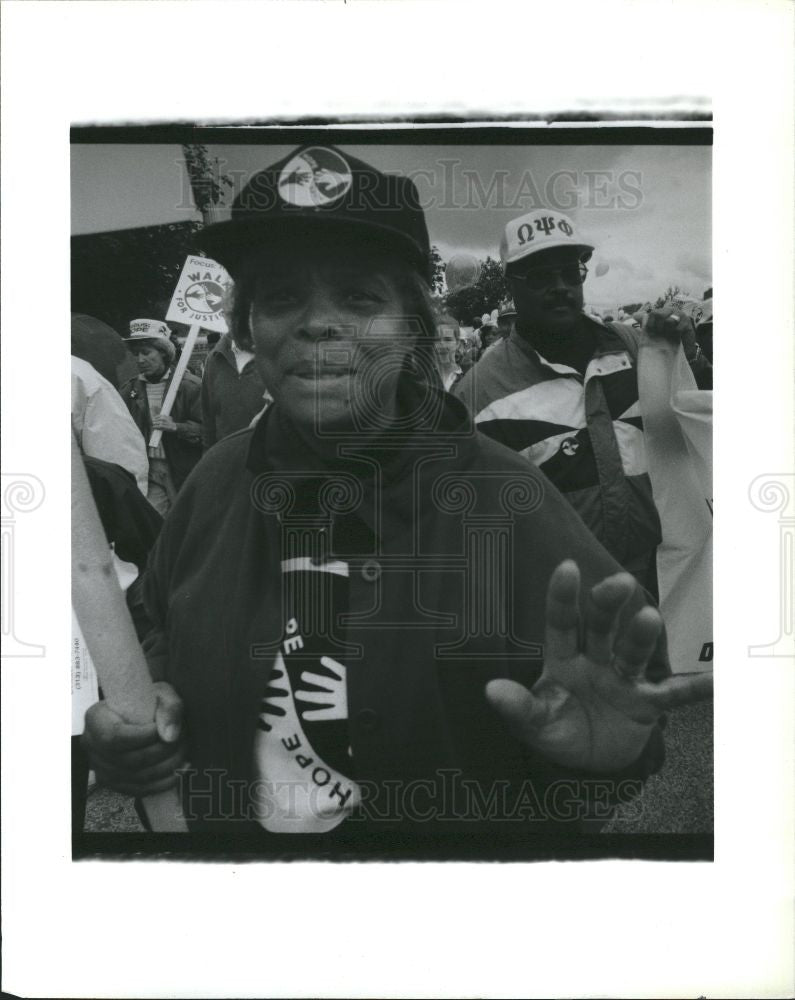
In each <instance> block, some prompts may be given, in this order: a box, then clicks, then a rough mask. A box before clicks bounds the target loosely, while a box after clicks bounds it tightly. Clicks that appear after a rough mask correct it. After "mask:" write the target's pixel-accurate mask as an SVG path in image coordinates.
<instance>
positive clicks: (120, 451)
mask: <svg viewBox="0 0 795 1000" xmlns="http://www.w3.org/2000/svg"><path fill="white" fill-rule="evenodd" d="M72 427H73V428H74V431H75V434H76V435H77V442H78V444H79V445H80V450H81V451H82V452H83V454H84V455H88V456H89V457H90V458H99V459H102V460H103V461H105V462H113V463H115V464H116V465H120V466H121V467H122V468H123V469H126V470H127V471H128V472H131V473H132V474H133V475H134V476H135V481H136V483H137V484H138V489H139V490H140V491H141V493H143V495H144V496H146V491H147V488H148V484H149V460H148V459H147V457H146V442H145V441H144V439H143V437H142V435H141V432H140V431H139V430H138V427H137V426H136V423H135V421H134V420H133V418H132V417H131V416H130V412H129V410H128V409H127V407H126V406H125V405H124V400H123V399H122V398H121V396H120V395H119V394H118V392H117V391H116V390H115V389H114V388H113V386H112V385H111V384H110V382H108V380H107V379H106V378H103V377H102V375H100V374H99V372H98V371H97V370H96V369H95V368H94V367H92V366H91V365H90V364H89V363H88V362H87V361H83V360H82V359H81V358H75V357H72Z"/></svg>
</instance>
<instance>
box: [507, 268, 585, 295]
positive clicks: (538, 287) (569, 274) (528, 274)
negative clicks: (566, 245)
mask: <svg viewBox="0 0 795 1000" xmlns="http://www.w3.org/2000/svg"><path fill="white" fill-rule="evenodd" d="M587 274H588V268H587V267H586V266H585V264H569V265H568V266H567V267H532V268H528V269H527V270H526V271H524V272H523V273H522V274H514V273H513V272H511V274H510V277H511V278H516V280H517V281H521V282H523V283H524V284H525V285H527V287H528V288H532V289H533V291H536V292H540V291H543V290H544V289H545V288H553V287H554V286H555V284H556V283H557V279H558V277H560V278H561V279H562V280H563V284H564V285H568V287H569V288H577V287H578V286H579V285H581V284H582V283H583V282H584V281H585V276H586V275H587Z"/></svg>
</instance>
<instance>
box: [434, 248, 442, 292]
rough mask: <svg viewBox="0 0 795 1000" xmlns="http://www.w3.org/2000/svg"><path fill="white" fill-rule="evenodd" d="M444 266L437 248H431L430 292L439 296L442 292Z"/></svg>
mask: <svg viewBox="0 0 795 1000" xmlns="http://www.w3.org/2000/svg"><path fill="white" fill-rule="evenodd" d="M444 268H445V264H444V261H443V260H442V255H441V254H440V253H439V248H438V247H437V246H435V245H434V246H432V247H431V290H432V291H434V292H437V293H438V294H440V295H441V293H442V291H443V290H444Z"/></svg>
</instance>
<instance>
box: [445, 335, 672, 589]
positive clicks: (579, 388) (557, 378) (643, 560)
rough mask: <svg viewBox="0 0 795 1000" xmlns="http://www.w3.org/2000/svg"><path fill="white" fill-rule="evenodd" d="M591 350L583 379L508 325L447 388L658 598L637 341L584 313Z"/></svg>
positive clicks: (656, 528)
mask: <svg viewBox="0 0 795 1000" xmlns="http://www.w3.org/2000/svg"><path fill="white" fill-rule="evenodd" d="M583 322H584V323H587V324H590V325H592V328H593V330H594V333H595V334H596V343H597V347H596V350H595V351H594V354H593V357H592V359H591V361H590V363H589V365H588V368H587V369H586V372H585V376H584V377H583V376H582V375H581V374H580V373H579V372H578V371H576V370H575V369H574V368H570V367H568V366H567V365H563V364H552V363H550V362H548V361H546V360H545V359H544V358H542V357H541V355H539V354H538V353H537V352H536V351H534V350H533V348H532V347H530V346H529V344H527V343H526V342H525V341H524V340H523V339H522V338H521V337H520V336H519V334H518V333H517V332H516V331H514V332H513V333H512V334H511V336H510V337H509V338H508V340H504V341H501V342H499V343H498V344H497V345H496V346H495V347H494V350H492V351H489V352H488V354H487V355H484V357H482V358H481V360H480V361H479V362H478V363H477V364H476V365H475V366H474V367H473V368H471V369H470V370H469V371H468V372H467V373H466V375H465V376H464V377H463V378H462V379H461V381H460V382H459V383H458V384H457V385H455V386H454V387H453V389H452V392H453V395H455V396H458V397H459V398H460V399H462V400H463V401H464V402H465V403H466V405H467V406H468V407H469V409H470V412H471V413H472V415H473V416H474V419H475V422H476V424H477V427H478V430H479V431H482V432H483V433H484V434H487V435H488V436H489V437H491V438H493V439H494V440H496V441H499V442H500V443H502V444H504V445H507V446H508V447H509V448H512V449H513V450H514V451H517V452H519V454H521V455H524V456H525V457H526V458H528V459H529V460H530V461H531V462H533V464H534V465H537V466H538V467H539V468H540V469H541V470H542V471H543V472H544V473H545V474H546V475H547V476H548V477H549V479H551V480H552V482H553V483H554V484H555V486H557V488H558V489H559V490H560V491H561V493H563V495H564V496H565V497H566V499H567V500H568V501H569V503H570V504H571V505H572V506H573V507H574V509H575V510H576V511H577V513H578V514H579V515H580V517H581V518H582V519H583V521H584V522H585V524H586V525H587V526H588V527H589V528H590V530H591V531H592V532H593V533H594V535H596V537H597V538H598V539H599V541H600V542H601V543H602V544H603V545H604V546H605V548H606V549H607V550H608V552H610V554H611V555H612V556H614V558H615V559H616V560H617V561H618V562H620V563H621V564H622V566H624V567H625V568H626V569H627V570H629V571H630V572H631V573H634V574H635V576H636V577H637V578H638V579H639V581H640V582H641V583H642V584H643V586H645V587H646V588H647V589H648V590H650V591H651V592H652V593H655V594H656V572H655V550H656V547H657V545H658V544H659V542H660V521H659V517H658V515H657V510H656V508H655V506H654V502H653V499H652V493H651V483H650V481H649V476H648V473H647V466H646V449H645V445H644V440H643V420H642V418H641V414H640V408H639V405H638V382H637V376H636V370H635V363H636V359H637V347H636V340H635V335H634V333H633V331H632V330H631V329H630V328H627V327H619V326H618V324H613V325H611V326H607V325H603V324H601V323H597V322H596V321H594V320H591V319H589V318H588V317H585V316H584V317H583Z"/></svg>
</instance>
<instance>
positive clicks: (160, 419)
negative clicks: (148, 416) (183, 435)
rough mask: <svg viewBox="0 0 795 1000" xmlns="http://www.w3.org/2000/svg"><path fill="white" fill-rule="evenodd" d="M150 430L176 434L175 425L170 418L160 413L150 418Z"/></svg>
mask: <svg viewBox="0 0 795 1000" xmlns="http://www.w3.org/2000/svg"><path fill="white" fill-rule="evenodd" d="M152 430H155V431H163V433H165V434H176V432H177V425H176V424H175V423H174V421H173V420H172V419H171V417H167V416H163V414H162V413H159V414H158V415H157V416H156V417H153V418H152Z"/></svg>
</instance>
